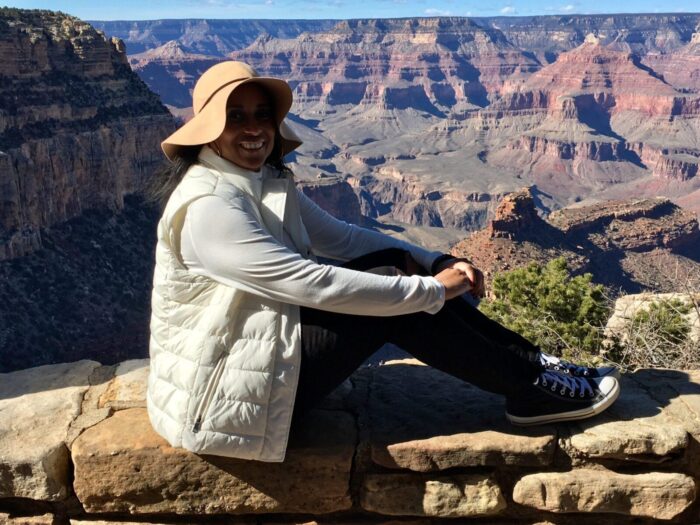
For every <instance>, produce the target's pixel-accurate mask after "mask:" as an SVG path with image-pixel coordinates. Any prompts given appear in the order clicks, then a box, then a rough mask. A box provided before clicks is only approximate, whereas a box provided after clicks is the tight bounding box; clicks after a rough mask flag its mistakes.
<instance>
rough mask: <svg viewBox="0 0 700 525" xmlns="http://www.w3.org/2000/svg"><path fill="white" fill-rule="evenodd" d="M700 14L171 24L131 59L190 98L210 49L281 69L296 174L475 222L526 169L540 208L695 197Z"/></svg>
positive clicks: (423, 213)
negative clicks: (177, 27) (230, 31)
mask: <svg viewBox="0 0 700 525" xmlns="http://www.w3.org/2000/svg"><path fill="white" fill-rule="evenodd" d="M229 23H230V24H235V23H238V21H229ZM133 24H134V26H133V27H140V26H139V24H141V23H140V22H133ZM699 24H700V15H697V14H688V15H654V16H651V15H606V16H602V15H601V16H578V15H572V16H556V17H516V18H507V17H497V18H478V19H470V18H418V19H382V20H350V21H339V22H337V23H336V24H335V25H334V26H332V27H329V26H325V27H320V28H317V29H309V30H307V31H305V32H302V33H300V34H299V35H297V36H295V37H287V38H285V37H282V36H273V35H272V34H271V32H270V31H265V32H261V33H260V34H259V35H258V36H257V38H256V39H255V40H253V41H252V42H250V43H249V44H247V45H245V46H243V45H241V47H236V45H234V44H230V45H228V46H221V47H220V48H218V49H216V50H214V49H213V48H211V46H210V47H206V46H203V45H197V44H196V42H197V40H196V39H194V40H193V33H192V32H184V33H182V34H181V35H176V34H172V35H170V36H172V37H173V38H172V39H170V40H167V41H166V40H165V37H163V39H161V40H158V41H153V42H152V43H151V46H152V47H151V48H150V49H148V50H146V51H143V52H141V53H136V54H133V55H130V62H131V64H132V66H133V67H134V69H135V71H137V72H138V73H139V75H141V76H142V78H144V80H145V81H146V82H147V83H149V85H150V86H151V88H152V89H153V90H154V91H156V92H157V93H159V94H160V95H161V97H162V98H163V100H164V102H166V103H167V104H169V105H170V106H172V107H174V108H175V109H173V111H174V112H175V113H177V114H180V115H182V114H186V113H187V106H188V104H189V97H190V92H191V89H192V86H193V83H194V81H195V80H196V78H197V76H198V75H199V74H200V73H201V72H202V71H204V70H205V69H206V68H207V67H209V66H210V65H211V64H213V63H215V62H217V61H220V60H224V59H227V58H232V59H238V60H244V61H247V62H249V63H251V64H253V65H254V66H255V67H256V68H257V69H258V70H259V71H260V73H261V74H269V75H275V76H280V77H283V78H286V79H288V80H289V82H290V84H291V85H292V87H293V89H294V93H295V104H294V107H293V109H292V113H293V115H292V116H291V119H292V120H293V125H294V126H295V127H296V129H297V130H298V131H299V133H300V134H301V135H302V136H303V138H304V140H305V144H304V146H303V147H302V148H301V149H300V151H299V153H298V154H297V155H295V156H293V158H292V159H291V161H292V162H291V164H292V167H293V168H295V169H296V171H297V173H298V176H299V177H300V178H306V177H308V178H314V177H317V176H319V175H322V176H330V177H337V178H340V179H345V180H347V182H348V183H349V184H350V185H351V186H353V188H355V191H356V193H357V195H358V196H359V197H360V200H361V206H362V212H363V214H365V215H367V216H369V217H373V218H387V219H390V220H394V221H401V222H404V223H409V224H418V225H430V226H444V227H451V228H460V229H476V228H479V227H483V226H485V225H486V222H487V219H488V217H490V216H491V215H492V214H493V212H494V209H495V205H496V203H497V202H498V200H499V199H500V198H501V197H502V196H503V195H505V194H506V193H508V192H511V191H514V190H517V189H518V188H520V187H522V186H523V185H532V186H534V191H535V193H536V194H537V203H538V206H539V207H540V208H541V209H545V210H552V209H557V208H559V207H562V206H566V205H569V204H572V203H575V202H579V201H586V200H590V201H596V200H604V199H619V198H627V197H630V196H636V197H655V196H657V195H661V196H666V197H668V198H671V199H672V200H673V201H674V202H677V203H679V204H681V205H683V206H685V207H688V208H690V209H691V210H693V211H696V212H697V211H698V210H700V178H699V177H698V176H697V172H698V163H699V160H698V159H699V158H700V141H699V140H698V133H699V130H700V124H699V123H700V120H699V119H698V111H699V109H698V108H700V69H698V68H700V65H698V64H700V62H699V61H700V58H698V57H700V45H698V42H699V41H700V40H699V39H700V36H698V35H699V34H700V31H699V30H698V25H699ZM103 27H104V29H105V30H106V31H107V32H109V31H110V27H111V26H110V25H109V23H104V25H103ZM203 38H204V39H205V40H206V41H208V40H207V39H209V38H211V34H210V33H207V36H205V37H203ZM127 45H128V44H127ZM203 51H206V54H204V55H203V54H202V52H203ZM688 66H689V67H688ZM693 68H695V69H693Z"/></svg>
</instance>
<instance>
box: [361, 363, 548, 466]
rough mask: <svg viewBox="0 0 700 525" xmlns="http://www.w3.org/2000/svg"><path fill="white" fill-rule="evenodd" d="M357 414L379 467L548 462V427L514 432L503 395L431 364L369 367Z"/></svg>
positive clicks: (523, 464) (536, 464)
mask: <svg viewBox="0 0 700 525" xmlns="http://www.w3.org/2000/svg"><path fill="white" fill-rule="evenodd" d="M363 410H366V411H367V414H366V417H365V420H366V421H367V424H368V426H369V440H370V444H371V456H372V460H373V461H374V462H375V463H377V464H379V465H382V466H384V467H388V468H402V469H409V470H413V471H417V472H430V471H438V470H444V469H448V468H454V467H467V466H476V465H489V466H496V465H519V466H544V465H549V464H551V462H552V460H553V456H554V450H555V446H556V431H555V429H554V427H551V426H543V427H537V428H522V427H520V428H519V427H515V426H513V425H511V424H510V423H508V421H507V420H506V418H505V407H504V400H503V397H502V396H497V395H494V394H490V393H488V392H485V391H483V390H480V389H478V388H476V387H474V386H473V385H470V384H467V383H465V382H463V381H460V380H459V379H456V378H454V377H451V376H449V375H447V374H445V373H442V372H440V371H438V370H435V369H433V368H430V367H426V366H415V365H412V364H406V363H403V362H401V361H394V362H392V364H390V365H385V366H380V367H378V368H376V369H374V373H373V377H372V380H371V385H370V387H369V399H368V401H367V403H366V407H365V408H363Z"/></svg>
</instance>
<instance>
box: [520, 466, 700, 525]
mask: <svg viewBox="0 0 700 525" xmlns="http://www.w3.org/2000/svg"><path fill="white" fill-rule="evenodd" d="M695 496H696V489H695V482H694V481H693V479H692V478H690V477H688V476H685V475H683V474H667V473H663V472H651V473H647V474H617V473H615V472H608V471H603V470H587V469H580V470H575V471H571V472H549V473H539V474H530V475H528V476H524V477H523V478H521V479H520V481H518V483H517V484H516V485H515V488H514V489H513V500H514V501H515V502H517V503H520V504H521V505H526V506H529V507H535V508H538V509H541V510H548V511H550V512H601V513H615V514H625V515H632V516H647V517H650V518H655V519H670V518H673V517H674V516H676V515H678V514H680V513H681V512H683V511H684V510H685V509H686V508H687V507H688V506H689V505H690V504H691V503H693V501H695Z"/></svg>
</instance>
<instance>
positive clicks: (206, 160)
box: [199, 145, 267, 179]
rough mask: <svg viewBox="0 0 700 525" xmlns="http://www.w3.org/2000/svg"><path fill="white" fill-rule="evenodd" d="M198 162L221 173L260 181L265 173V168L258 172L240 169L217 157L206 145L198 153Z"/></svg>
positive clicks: (236, 165)
mask: <svg viewBox="0 0 700 525" xmlns="http://www.w3.org/2000/svg"><path fill="white" fill-rule="evenodd" d="M199 161H200V162H202V164H209V165H210V166H212V167H214V168H216V169H217V170H219V171H221V172H222V173H233V174H235V175H243V176H246V177H250V178H251V179H261V178H262V177H263V176H265V175H266V172H267V166H262V167H261V168H260V169H259V170H258V171H252V170H249V169H246V168H242V167H240V166H239V165H238V164H234V163H233V162H231V161H229V160H226V159H225V158H223V157H219V156H218V155H217V154H216V152H215V151H214V150H213V149H211V148H210V147H209V146H207V145H204V146H202V149H201V150H200V151H199Z"/></svg>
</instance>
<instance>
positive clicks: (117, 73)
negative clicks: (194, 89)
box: [0, 9, 174, 260]
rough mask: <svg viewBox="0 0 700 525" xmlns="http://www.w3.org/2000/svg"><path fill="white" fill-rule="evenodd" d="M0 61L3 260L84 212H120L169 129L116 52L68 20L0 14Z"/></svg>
mask: <svg viewBox="0 0 700 525" xmlns="http://www.w3.org/2000/svg"><path fill="white" fill-rule="evenodd" d="M0 57H2V59H1V60H0V78H2V85H0V189H1V191H2V206H1V207H0V260H2V259H7V258H12V257H17V256H20V255H25V254H28V253H30V252H31V251H33V250H35V249H37V248H40V247H41V246H42V242H41V230H42V229H46V228H49V227H51V226H52V225H54V224H57V223H60V222H64V221H66V220H68V219H71V218H73V217H77V216H79V215H81V214H82V213H83V211H85V210H88V209H96V208H108V209H112V210H119V209H121V208H122V207H123V203H124V196H125V195H126V194H129V193H134V192H135V191H137V190H138V189H139V188H140V187H142V186H143V183H144V179H145V178H146V177H147V176H148V175H149V174H150V173H151V172H152V171H153V170H154V169H155V168H156V166H157V165H158V163H159V162H160V154H159V148H158V144H159V142H160V140H162V137H164V136H166V135H167V134H168V133H169V132H170V131H171V130H172V129H174V121H173V118H172V116H171V115H170V114H169V113H168V112H167V110H166V108H165V107H163V105H162V104H161V103H160V101H159V100H158V97H157V96H155V95H154V94H153V93H152V92H151V91H150V90H149V89H148V88H147V87H146V85H145V84H144V83H143V82H142V81H141V80H140V79H139V78H138V77H137V76H136V75H135V74H134V73H133V72H132V71H131V69H130V67H129V64H128V62H127V59H126V55H125V53H124V46H123V44H122V43H121V42H120V41H119V40H116V39H108V38H107V37H105V36H104V35H103V34H101V33H98V32H97V31H96V30H95V29H93V28H92V27H91V26H90V25H89V24H87V23H85V22H82V21H80V20H78V19H76V18H73V17H70V16H67V15H62V14H56V13H52V12H48V11H20V10H13V9H2V10H0Z"/></svg>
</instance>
